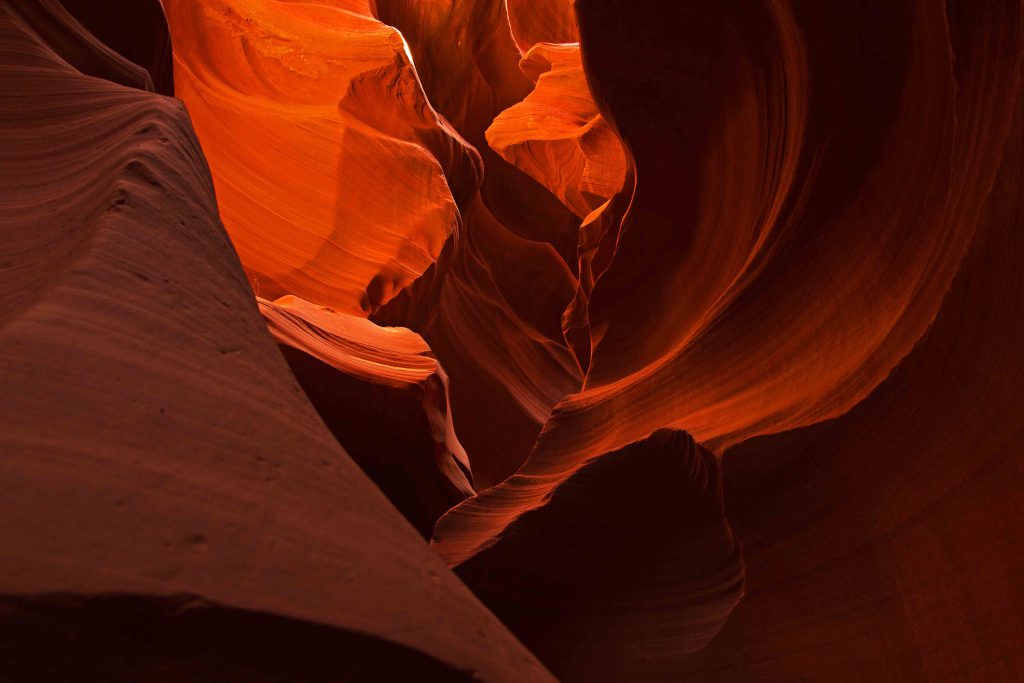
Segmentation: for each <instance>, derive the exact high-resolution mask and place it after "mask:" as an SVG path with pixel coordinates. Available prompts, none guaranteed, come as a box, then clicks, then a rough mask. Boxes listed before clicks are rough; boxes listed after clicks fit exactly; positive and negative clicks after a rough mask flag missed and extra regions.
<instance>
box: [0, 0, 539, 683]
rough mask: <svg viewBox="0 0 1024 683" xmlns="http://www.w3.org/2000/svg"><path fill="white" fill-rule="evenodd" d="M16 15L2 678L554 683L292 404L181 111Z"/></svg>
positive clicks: (10, 25) (295, 389)
mask: <svg viewBox="0 0 1024 683" xmlns="http://www.w3.org/2000/svg"><path fill="white" fill-rule="evenodd" d="M33 5H34V6H35V7H39V8H42V9H45V10H46V12H48V13H49V17H51V18H52V19H54V20H55V21H56V22H58V24H57V27H58V28H59V29H60V30H53V31H51V30H49V29H45V27H44V28H39V26H38V25H36V24H32V23H30V19H28V18H26V16H25V15H24V14H22V11H21V10H22V9H23V6H22V5H21V4H20V3H12V2H9V0H4V1H3V2H0V111H2V112H3V122H4V125H3V127H2V129H0V135H2V141H0V163H2V167H3V168H4V173H3V174H2V176H0V206H2V207H3V210H2V212H0V221H2V222H0V236H2V240H0V255H2V257H0V263H3V268H2V269H0V278H2V282H0V284H2V287H0V377H3V385H4V386H3V391H2V392H0V470H2V472H0V488H2V491H0V538H2V539H3V548H4V551H3V553H0V594H2V596H3V598H2V599H0V634H2V636H3V637H2V643H3V645H2V647H3V657H2V659H3V662H4V665H3V669H4V674H3V675H4V676H6V675H12V676H19V677H20V676H22V675H23V674H24V675H31V677H32V678H39V677H43V678H50V679H58V680H60V679H66V680H81V679H82V678H90V677H93V676H95V677H99V678H105V677H107V676H108V675H116V676H120V677H128V678H134V679H135V680H156V679H162V680H166V678H167V677H172V678H175V679H178V678H188V679H190V680H191V679H197V678H203V679H206V678H208V677H215V678H216V680H289V681H291V680H297V679H302V680H337V678H339V677H341V678H346V679H356V680H379V679H380V678H381V677H383V678H386V679H387V678H393V677H395V676H398V677H402V676H404V675H410V674H412V673H415V674H416V675H420V676H437V677H438V678H440V680H467V679H474V680H476V679H483V680H502V681H522V680H551V678H550V676H549V675H548V674H547V673H546V672H545V671H544V669H543V667H541V666H540V665H539V664H538V663H537V661H536V660H535V659H534V658H533V656H532V655H530V654H529V653H528V652H527V651H526V650H525V649H524V648H523V647H522V646H521V645H520V644H519V643H518V642H517V641H516V640H515V638H513V637H512V636H510V635H509V633H508V631H507V630H506V629H505V628H504V627H503V626H502V625H501V624H500V623H499V622H498V621H497V620H496V619H495V618H494V617H493V616H492V615H491V614H490V613H489V612H487V610H486V609H484V608H483V607H482V606H481V605H480V603H479V602H478V601H477V600H476V599H475V598H473V596H472V595H471V594H470V593H469V591H468V590H466V589H465V588H464V587H463V586H462V585H461V584H460V583H459V582H458V580H456V579H455V578H454V577H453V576H452V575H451V574H450V573H449V572H448V571H447V570H446V569H445V567H444V566H443V564H442V563H441V562H440V560H438V559H437V558H436V557H434V556H433V555H432V553H431V552H430V551H429V549H428V548H427V547H426V545H425V544H423V542H422V539H420V538H419V536H418V535H417V534H416V532H415V530H414V529H413V528H412V527H411V526H409V525H408V524H407V523H406V522H405V521H404V520H403V519H402V518H401V516H400V515H399V514H398V513H397V512H396V511H395V510H394V509H393V508H392V507H391V505H390V504H389V503H388V502H387V500H386V498H385V497H384V496H383V495H382V494H381V493H380V492H379V491H377V490H376V488H375V487H374V486H373V485H372V484H371V483H370V482H369V480H368V479H367V478H366V477H364V475H363V474H362V473H361V472H360V471H359V469H358V468H357V467H356V465H355V464H353V463H352V462H351V460H349V458H348V457H347V455H346V454H345V453H344V452H343V451H342V450H341V449H340V448H339V447H338V445H337V443H336V442H335V440H334V439H333V438H332V437H331V435H330V434H329V432H328V431H327V430H326V429H325V428H324V426H323V424H322V422H321V421H320V419H319V418H318V417H317V415H316V413H315V411H314V410H313V408H312V407H311V406H310V405H309V403H308V401H306V399H305V397H304V396H303V394H302V392H301V390H300V389H299V386H298V385H297V384H296V382H295V380H294V378H293V377H292V376H291V375H290V373H289V372H288V369H287V366H286V365H285V363H284V362H283V360H282V358H281V356H280V354H279V352H278V351H277V349H276V347H275V345H274V343H273V341H272V339H271V338H270V337H269V335H268V334H267V332H266V330H265V326H264V322H263V319H262V317H261V316H260V314H259V312H258V310H257V307H256V305H255V302H254V301H253V297H252V292H251V290H250V289H249V287H248V285H247V283H246V279H245V276H244V274H243V271H242V269H241V267H240V266H239V265H238V262H237V260H236V256H235V254H234V252H233V250H232V248H231V245H230V243H229V242H228V239H227V236H226V235H225V233H224V231H223V228H222V226H221V224H220V222H219V220H218V218H217V213H216V206H215V203H214V194H213V187H212V184H211V182H210V177H209V174H208V172H207V170H206V166H205V163H204V160H203V154H202V152H201V150H200V148H199V146H198V144H197V142H196V139H195V137H194V135H193V132H192V128H191V125H190V123H189V119H188V116H187V115H186V113H185V111H184V109H183V107H182V105H181V103H180V102H177V101H175V100H173V99H170V98H166V97H162V96H159V95H156V94H153V93H150V92H145V91H142V90H139V89H135V88H130V87H125V86H123V85H119V84H116V83H113V82H111V81H108V80H104V79H102V78H97V77H95V76H93V75H88V73H83V70H85V71H87V70H88V69H87V67H88V65H89V64H92V63H93V62H91V61H89V60H86V61H82V62H80V64H82V66H80V67H79V68H75V67H73V66H71V65H70V64H69V62H68V61H66V60H65V59H64V58H62V57H61V54H62V53H63V52H65V51H68V52H70V53H71V54H76V55H80V54H81V53H82V52H83V51H86V50H88V49H91V46H92V45H93V43H92V41H88V40H86V39H83V41H82V42H81V43H78V44H76V45H74V46H73V47H74V49H73V50H71V49H69V47H68V43H66V42H65V41H67V40H69V39H70V38H69V36H71V37H75V36H81V35H82V34H81V27H80V26H77V25H76V24H75V23H74V22H73V21H72V20H71V19H70V18H69V17H68V16H67V15H66V14H64V13H63V12H62V10H61V8H60V7H59V6H57V5H56V4H55V3H52V2H43V3H33ZM32 21H34V20H32ZM44 29H45V30H44ZM75 39H76V40H77V38H75ZM51 41H52V42H53V43H54V44H55V45H57V46H58V47H59V49H58V50H54V49H51V48H50V46H49V45H50V42H51ZM108 57H109V55H108V54H107V53H103V52H102V51H101V53H100V54H99V55H98V56H97V57H96V59H97V60H99V59H101V58H102V59H103V60H106V61H104V62H102V63H101V66H104V68H105V65H106V64H109V59H108ZM118 68H119V70H120V71H122V72H131V71H133V68H132V67H131V65H129V64H128V63H127V62H124V61H123V60H122V61H121V63H120V66H119V67H118ZM137 71H139V72H141V69H139V70H137ZM76 634H78V636H77V637H76ZM279 648H280V650H279ZM25 672H29V674H25ZM253 676H255V678H254V677H253Z"/></svg>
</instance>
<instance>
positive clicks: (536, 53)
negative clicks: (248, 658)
mask: <svg viewBox="0 0 1024 683" xmlns="http://www.w3.org/2000/svg"><path fill="white" fill-rule="evenodd" d="M520 68H521V69H522V70H523V72H524V73H525V74H527V75H528V76H530V78H531V79H533V80H534V81H536V83H537V87H536V89H534V91H533V92H531V93H530V94H529V95H528V96H527V97H526V99H525V100H523V101H522V102H520V103H519V104H516V105H514V106H512V107H510V108H508V109H506V110H505V111H503V112H502V113H501V114H499V115H498V117H497V118H495V119H494V123H492V124H491V127H490V128H488V129H487V133H486V136H487V143H488V144H489V145H490V146H491V147H492V148H493V149H494V150H495V151H496V152H498V154H500V155H501V156H502V158H504V159H505V160H506V161H508V162H509V163H511V164H513V165H515V166H516V167H518V168H520V169H522V170H523V171H524V172H525V173H526V174H527V175H529V176H530V177H531V178H533V179H534V180H536V181H537V182H539V183H540V184H541V185H543V186H544V187H546V188H547V189H548V190H550V191H551V193H552V194H554V195H555V196H556V197H558V198H559V200H561V202H562V203H563V204H565V205H566V206H567V207H568V208H569V209H571V210H572V211H573V213H575V214H576V215H577V216H579V217H580V218H586V217H587V216H588V215H589V214H590V213H591V212H592V211H594V209H597V208H598V207H600V206H601V205H602V204H604V202H605V201H607V200H608V199H609V198H610V197H611V196H612V195H614V194H616V193H617V192H618V191H619V190H621V189H622V185H623V183H624V182H625V179H626V168H627V163H626V155H625V152H624V150H623V148H622V144H621V142H619V138H618V136H616V134H615V132H614V131H613V130H612V129H611V127H610V126H609V125H608V124H607V122H606V121H605V120H604V118H603V117H602V116H601V114H600V113H599V112H598V110H597V105H595V104H594V100H593V98H592V97H591V95H590V90H589V88H588V87H587V81H586V76H585V75H584V73H583V63H582V61H581V60H580V48H579V45H578V44H565V43H558V44H555V43H537V44H536V45H534V46H533V47H531V48H530V50H529V52H527V53H526V55H525V56H524V57H523V60H522V62H521V63H520Z"/></svg>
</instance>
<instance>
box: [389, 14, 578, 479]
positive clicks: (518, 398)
mask: <svg viewBox="0 0 1024 683" xmlns="http://www.w3.org/2000/svg"><path fill="white" fill-rule="evenodd" d="M377 11H378V14H379V16H380V18H381V20H382V21H384V22H386V23H388V24H390V25H392V26H395V27H396V28H398V29H399V30H401V31H402V34H403V35H404V36H405V38H406V40H407V41H408V44H409V48H410V51H411V53H412V55H413V57H414V60H415V64H416V69H417V72H418V74H419V76H420V79H421V81H422V83H423V87H424V91H425V92H426V93H427V95H428V96H429V98H430V101H431V102H432V103H433V105H434V106H435V107H436V108H437V110H438V111H439V112H441V113H442V114H443V115H444V116H445V117H446V119H447V120H448V121H450V122H451V124H452V125H453V126H454V127H455V128H456V129H457V130H458V131H459V132H460V133H461V134H462V135H463V136H464V138H465V139H466V140H467V141H468V142H469V143H471V144H472V145H473V146H474V147H475V148H476V149H477V150H478V151H479V152H480V155H481V158H482V159H483V162H484V165H485V167H486V174H485V175H484V179H483V183H482V185H481V186H480V187H479V191H478V192H477V191H475V190H474V193H473V195H472V196H470V197H468V198H467V199H466V201H465V202H463V203H461V204H460V208H461V212H462V217H463V221H464V230H463V231H462V232H460V234H459V239H458V240H453V241H451V242H450V243H449V246H448V248H447V250H446V253H444V254H442V257H441V259H440V260H439V261H438V263H437V265H436V266H435V267H434V268H432V269H431V270H430V271H428V273H427V274H425V275H424V277H423V278H421V279H420V280H419V281H418V282H417V283H416V284H415V285H414V286H413V287H411V288H410V289H408V290H406V292H404V293H403V294H401V295H399V296H398V297H396V298H395V299H394V300H393V301H392V302H391V303H390V304H389V305H388V306H386V307H385V308H383V309H382V310H381V311H380V312H378V313H377V314H376V315H374V317H373V319H374V320H375V321H377V322H380V323H382V324H387V325H398V326H405V327H410V328H412V329H414V330H416V331H417V332H419V333H420V334H422V335H423V337H424V339H426V340H427V342H428V343H429V344H430V347H431V349H433V351H434V352H435V353H436V354H437V357H438V359H439V360H440V361H441V364H442V365H443V366H444V368H445V370H446V371H447V372H448V375H449V377H450V378H451V386H452V407H453V411H454V415H455V428H456V431H457V432H458V434H459V438H460V440H461V441H462V443H463V444H464V445H465V447H466V451H467V453H468V454H469V458H470V461H471V463H472V466H473V476H474V482H475V484H476V486H477V488H478V489H482V488H486V487H488V486H492V485H494V484H497V483H499V482H501V481H503V480H504V479H505V478H507V477H508V476H509V475H511V474H512V473H513V472H514V471H515V470H516V468H518V467H519V466H520V465H521V464H522V462H523V461H524V460H525V458H526V455H527V454H528V453H529V450H530V448H531V447H532V445H533V442H534V441H535V439H536V437H537V434H538V433H539V431H540V429H541V426H542V425H543V424H544V422H545V421H546V420H547V418H548V415H549V413H550V411H551V408H552V407H553V406H554V405H555V404H556V403H558V402H559V401H560V400H561V399H562V398H563V397H564V396H565V395H566V394H568V393H571V392H574V391H576V390H577V389H578V388H579V387H580V384H581V382H582V371H581V369H580V367H579V363H578V361H577V359H576V357H575V355H574V354H573V353H572V352H571V351H570V350H569V349H568V348H567V347H566V345H565V340H564V336H563V333H562V329H561V328H562V325H561V319H562V315H563V313H564V311H565V308H566V306H567V305H568V304H569V302H570V301H572V299H573V297H574V295H575V291H576V288H577V282H576V277H575V274H574V270H575V268H576V264H577V261H578V257H577V254H576V247H577V242H578V239H579V230H578V225H579V218H578V217H577V216H575V215H574V214H573V213H572V212H571V211H569V210H568V209H567V208H566V207H565V206H564V205H563V204H562V203H561V202H560V201H559V200H558V199H557V198H556V197H555V196H554V195H552V194H551V193H550V192H549V191H548V190H547V189H545V188H544V187H543V186H541V185H540V184H538V183H537V182H536V181H535V180H533V179H532V178H530V177H529V176H527V175H526V174H525V173H523V172H522V171H520V170H519V169H517V168H515V167H514V166H512V165H510V164H509V163H507V162H506V161H504V160H503V159H501V157H500V156H498V154H497V153H495V152H494V151H493V150H491V149H490V147H489V146H488V145H487V140H486V139H485V131H486V130H487V128H488V127H489V126H490V125H491V123H492V122H493V121H494V118H495V117H496V116H498V115H499V114H500V113H501V112H502V111H504V110H506V109H508V108H509V107H511V106H513V105H515V104H517V103H519V102H521V101H522V100H523V99H524V98H525V97H526V96H527V95H528V94H529V93H530V91H531V89H532V83H531V81H530V80H529V78H527V76H526V75H525V74H524V73H523V72H522V71H520V69H519V60H520V57H521V55H520V52H519V49H518V48H517V46H516V44H515V43H514V42H513V40H512V36H511V33H510V31H509V24H508V15H507V13H506V11H505V3H504V2H501V1H499V0H483V1H474V2H468V1H465V0H429V1H428V2H420V1H418V0H417V1H415V2H413V1H411V0H381V1H380V2H378V3H377ZM495 434H500V435H501V436H500V438H495Z"/></svg>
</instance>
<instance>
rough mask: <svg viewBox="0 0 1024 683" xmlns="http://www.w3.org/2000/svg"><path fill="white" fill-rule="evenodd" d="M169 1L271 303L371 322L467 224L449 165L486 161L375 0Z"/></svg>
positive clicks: (187, 82) (178, 48) (202, 112)
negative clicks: (379, 16)
mask: <svg viewBox="0 0 1024 683" xmlns="http://www.w3.org/2000/svg"><path fill="white" fill-rule="evenodd" d="M165 6H166V8H167V16H168V20H169V22H170V26H171V34H172V40H173V43H174V60H175V79H176V93H177V95H178V96H179V97H180V98H181V99H182V100H184V101H185V102H186V104H187V105H188V107H189V113H190V114H191V116H192V119H193V121H194V122H195V127H196V132H197V134H198V136H199V140H200V142H201V143H202V145H203V151H204V152H205V154H206V156H207V158H208V159H209V160H210V165H211V168H212V171H213V179H214V185H215V187H216V189H217V200H218V205H219V208H220V212H221V216H222V217H223V220H224V224H225V227H226V228H227V230H228V233H229V234H230V235H231V239H232V242H233V243H234V245H235V248H236V249H237V250H238V253H239V256H240V257H241V260H242V264H243V265H244V266H245V267H246V270H247V272H248V273H249V277H250V281H251V283H252V286H253V288H254V289H255V290H256V292H257V294H259V295H260V296H263V297H266V298H270V299H274V298H277V297H279V296H284V295H287V294H294V295H296V296H300V297H303V298H305V299H308V300H310V301H315V302H317V303H320V304H323V305H328V306H331V307H332V308H334V309H335V310H338V311H342V312H346V313H356V314H363V315H365V314H368V313H369V312H371V311H374V310H376V309H377V308H378V307H380V306H381V305H382V304H384V303H385V302H387V301H388V300H390V299H391V298H392V297H394V295H395V294H396V293H397V292H398V291H400V290H401V289H403V288H404V287H406V286H407V285H409V284H410V283H411V282H412V281H413V280H415V279H416V278H417V277H418V276H419V275H420V274H422V273H423V271H425V270H426V269H427V268H428V267H429V266H430V265H431V264H432V263H434V261H435V260H436V259H437V257H438V255H439V254H440V252H441V248H442V246H443V245H444V243H445V240H446V239H448V237H449V236H450V235H451V234H452V233H453V232H454V231H456V229H457V227H458V224H459V213H458V209H457V207H456V205H455V200H454V198H453V197H452V193H451V191H450V189H449V186H448V179H447V178H446V175H445V173H446V170H447V171H448V172H452V173H456V172H458V173H461V174H463V175H467V174H468V175H469V176H470V177H475V176H476V175H477V174H478V173H479V170H478V169H477V168H476V165H477V164H478V161H477V160H476V159H475V158H474V154H473V152H472V151H471V150H469V149H468V148H467V147H466V145H465V144H464V143H463V141H462V140H461V139H460V138H459V136H458V135H457V134H456V133H455V132H454V131H453V130H452V129H451V127H450V126H448V125H447V124H446V123H445V122H444V121H443V119H441V117H439V116H438V114H437V113H436V112H435V111H434V110H433V108H432V107H431V106H430V103H429V102H428V101H427V98H426V97H425V95H424V94H423V91H422V90H421V88H420V84H419V81H418V79H417V77H416V72H415V71H414V69H413V66H412V60H411V57H410V55H409V53H408V50H407V47H406V45H405V41H404V40H403V38H402V36H401V34H399V33H398V32H397V31H396V30H395V29H393V28H391V27H389V26H386V25H384V24H382V23H381V22H379V21H377V20H376V19H375V18H374V17H373V15H372V14H371V12H370V5H369V3H366V2H358V1H357V2H341V1H340V0H331V1H324V2H314V3H293V2H277V1H276V0H203V1H201V2H194V1H192V0H168V1H167V2H166V3H165ZM460 180H462V181H463V182H466V180H465V179H464V178H460ZM469 184H470V185H473V181H472V180H470V181H469Z"/></svg>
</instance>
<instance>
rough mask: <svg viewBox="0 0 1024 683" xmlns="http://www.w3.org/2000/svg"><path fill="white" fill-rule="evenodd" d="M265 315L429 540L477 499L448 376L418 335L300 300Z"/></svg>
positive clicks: (375, 474) (301, 374)
mask: <svg viewBox="0 0 1024 683" xmlns="http://www.w3.org/2000/svg"><path fill="white" fill-rule="evenodd" d="M258 302H259V307H260V312H261V313H262V314H263V317H264V318H265V319H266V320H267V324H268V326H269V328H270V332H271V334H272V335H273V336H274V338H275V339H276V340H277V342H278V344H280V346H281V351H282V353H284V356H285V359H286V360H287V361H288V364H289V366H290V367H291V369H292V372H293V373H294V374H295V376H296V378H297V379H298V380H299V384H300V385H301V386H302V388H303V390H304V391H305V392H306V395H307V396H308V397H309V399H310V401H312V403H313V405H314V406H315V407H316V409H317V410H318V411H319V413H320V417H322V418H323V419H324V422H325V423H326V424H327V426H328V427H329V428H330V430H331V432H332V433H333V434H334V436H335V437H337V439H338V441H339V442H340V443H341V445H342V446H343V447H344V448H345V451H346V452H347V453H348V454H349V455H350V456H351V457H352V458H353V460H355V461H356V463H357V464H358V465H359V466H360V467H361V468H362V469H363V471H364V472H366V473H367V474H368V475H369V476H370V478H371V479H373V481H374V483H376V484H377V486H379V487H380V489H381V490H382V491H383V492H384V493H385V495H387V496H388V498H389V499H390V500H391V502H392V503H394V505H395V507H397V508H398V510H399V511H400V512H402V514H404V515H405V517H406V519H408V520H409V521H410V522H411V523H412V524H413V526H415V527H416V528H417V529H418V530H419V531H420V533H421V534H423V536H425V537H426V538H429V537H430V535H431V533H432V531H433V529H434V523H435V522H436V521H437V519H438V518H439V517H440V516H441V515H442V514H444V513H445V512H446V511H447V510H448V509H449V508H451V507H452V506H453V505H455V504H456V503H458V502H460V501H462V500H464V499H466V498H467V497H469V496H471V495H473V494H474V493H475V491H474V490H473V486H472V483H471V479H472V475H471V473H470V468H469V460H468V458H467V457H466V451H465V450H464V449H463V448H462V445H461V444H460V443H459V439H458V436H456V434H455V428H454V426H453V424H452V417H451V413H450V411H449V409H448V377H447V375H445V372H444V370H443V369H442V368H441V366H440V364H439V363H438V362H437V360H436V359H435V358H434V357H433V355H432V354H431V351H430V347H428V346H427V344H426V342H424V341H423V338H422V337H420V336H419V335H418V334H416V333H415V332H413V331H411V330H408V329H405V328H400V327H387V328H385V327H378V326H377V325H375V324H373V323H372V322H370V321H368V320H366V319H365V318H360V317H357V316H353V315H346V314H344V313H336V312H335V311H332V310H330V309H328V308H324V307H323V306H316V305H314V304H311V303H309V302H308V301H304V300H302V299H298V298H296V297H284V298H282V299H278V300H277V301H275V302H270V301H266V300H264V299H259V301H258Z"/></svg>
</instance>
